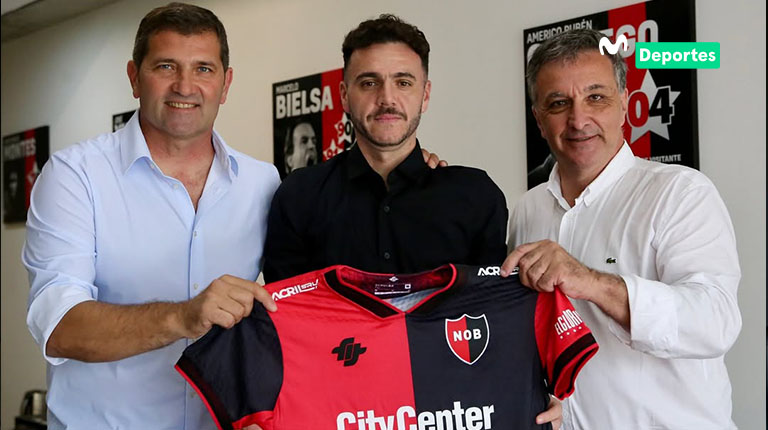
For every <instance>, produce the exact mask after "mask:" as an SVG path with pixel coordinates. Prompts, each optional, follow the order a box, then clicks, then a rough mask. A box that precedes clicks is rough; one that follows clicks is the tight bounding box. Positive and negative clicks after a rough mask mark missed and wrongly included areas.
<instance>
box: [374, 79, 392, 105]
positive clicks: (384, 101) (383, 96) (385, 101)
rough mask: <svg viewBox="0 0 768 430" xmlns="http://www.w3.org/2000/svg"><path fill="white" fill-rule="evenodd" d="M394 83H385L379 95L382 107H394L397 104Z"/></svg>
mask: <svg viewBox="0 0 768 430" xmlns="http://www.w3.org/2000/svg"><path fill="white" fill-rule="evenodd" d="M394 85H395V84H394V83H390V82H384V83H383V84H382V85H381V87H380V89H379V94H378V102H379V104H380V105H381V106H392V105H394V104H395V88H394Z"/></svg>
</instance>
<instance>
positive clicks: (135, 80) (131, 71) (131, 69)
mask: <svg viewBox="0 0 768 430" xmlns="http://www.w3.org/2000/svg"><path fill="white" fill-rule="evenodd" d="M126 72H127V73H128V80H129V81H131V90H133V98H135V99H137V98H139V68H138V67H137V66H136V63H134V62H133V60H130V61H128V65H127V66H126Z"/></svg>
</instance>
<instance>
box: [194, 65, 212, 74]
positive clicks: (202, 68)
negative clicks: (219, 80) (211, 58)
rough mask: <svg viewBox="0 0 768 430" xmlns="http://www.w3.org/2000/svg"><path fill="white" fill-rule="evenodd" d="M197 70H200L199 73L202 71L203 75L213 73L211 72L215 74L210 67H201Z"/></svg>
mask: <svg viewBox="0 0 768 430" xmlns="http://www.w3.org/2000/svg"><path fill="white" fill-rule="evenodd" d="M197 70H199V71H201V72H203V73H211V72H213V69H211V68H210V67H207V66H200V67H198V68H197Z"/></svg>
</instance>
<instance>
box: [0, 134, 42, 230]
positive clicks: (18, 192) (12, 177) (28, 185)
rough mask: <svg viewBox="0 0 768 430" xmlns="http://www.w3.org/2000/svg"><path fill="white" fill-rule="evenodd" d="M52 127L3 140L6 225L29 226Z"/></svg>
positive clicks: (10, 136) (4, 213)
mask: <svg viewBox="0 0 768 430" xmlns="http://www.w3.org/2000/svg"><path fill="white" fill-rule="evenodd" d="M49 152H50V146H49V141H48V126H47V125H46V126H42V127H38V128H34V129H31V130H27V131H23V132H21V133H16V134H11V135H8V136H4V137H3V222H5V223H13V222H25V221H26V220H27V209H29V196H30V193H31V192H32V186H33V185H34V184H35V180H36V179H37V175H38V174H39V173H40V170H41V169H42V168H43V165H44V164H45V162H46V161H48V155H49Z"/></svg>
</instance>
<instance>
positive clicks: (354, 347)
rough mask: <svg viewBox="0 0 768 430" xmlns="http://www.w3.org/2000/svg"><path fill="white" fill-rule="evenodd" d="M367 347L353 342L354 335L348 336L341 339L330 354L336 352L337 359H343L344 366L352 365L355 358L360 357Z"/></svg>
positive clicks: (355, 361) (355, 360)
mask: <svg viewBox="0 0 768 430" xmlns="http://www.w3.org/2000/svg"><path fill="white" fill-rule="evenodd" d="M367 350H368V348H366V347H364V346H363V345H362V344H360V343H355V338H354V337H348V338H346V339H344V340H342V341H341V343H340V344H339V346H337V347H336V348H333V350H332V351H331V353H332V354H336V360H337V361H344V367H347V366H353V365H354V364H355V363H357V359H358V358H360V355H362V354H363V353H364V352H365V351H367Z"/></svg>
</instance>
